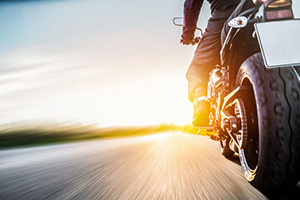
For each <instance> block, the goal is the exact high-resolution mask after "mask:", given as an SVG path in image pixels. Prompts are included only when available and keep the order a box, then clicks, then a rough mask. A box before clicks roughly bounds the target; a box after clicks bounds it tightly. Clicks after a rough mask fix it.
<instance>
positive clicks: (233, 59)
mask: <svg viewBox="0 0 300 200" xmlns="http://www.w3.org/2000/svg"><path fill="white" fill-rule="evenodd" d="M246 2H248V4H249V1H248V0H247V1H241V3H240V4H239V5H238V6H237V8H236V9H235V11H234V13H233V14H232V15H231V16H230V17H229V19H228V21H227V23H225V25H224V28H223V32H222V38H223V39H222V49H221V52H220V56H221V64H220V65H217V66H216V68H215V69H213V70H212V71H211V72H210V81H209V83H208V91H207V101H208V102H209V103H210V123H209V126H208V127H203V128H205V129H206V130H207V133H210V132H209V131H214V132H215V133H216V135H215V137H213V138H214V139H215V140H217V141H218V142H219V146H220V150H221V153H222V155H223V156H225V157H226V158H231V157H232V156H233V155H234V154H235V153H238V155H239V159H240V163H241V168H242V171H243V174H244V177H245V178H246V179H247V180H248V182H250V183H251V184H252V185H253V186H254V187H256V188H257V189H259V190H260V191H261V192H263V193H265V194H272V193H273V194H274V193H278V192H281V191H286V190H287V189H289V188H291V187H293V186H294V185H295V184H296V183H297V182H298V181H299V179H300V51H299V47H300V37H298V35H297V34H298V32H299V31H300V20H297V19H295V18H294V15H293V10H292V1H291V0H253V1H252V2H251V5H252V6H250V7H249V6H246V4H247V3H246ZM173 23H174V24H175V25H178V26H183V20H182V18H178V17H177V18H174V19H173Z"/></svg>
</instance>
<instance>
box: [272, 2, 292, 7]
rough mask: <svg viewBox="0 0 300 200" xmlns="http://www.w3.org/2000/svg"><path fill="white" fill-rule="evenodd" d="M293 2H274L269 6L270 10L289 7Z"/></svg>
mask: <svg viewBox="0 0 300 200" xmlns="http://www.w3.org/2000/svg"><path fill="white" fill-rule="evenodd" d="M291 5H292V2H291V0H276V1H272V2H271V3H270V4H268V6H267V7H268V8H280V7H287V6H291Z"/></svg>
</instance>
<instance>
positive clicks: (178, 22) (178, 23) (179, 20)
mask: <svg viewBox="0 0 300 200" xmlns="http://www.w3.org/2000/svg"><path fill="white" fill-rule="evenodd" d="M173 24H174V25H175V26H183V17H175V18H174V19H173Z"/></svg>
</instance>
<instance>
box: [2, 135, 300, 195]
mask: <svg viewBox="0 0 300 200" xmlns="http://www.w3.org/2000/svg"><path fill="white" fill-rule="evenodd" d="M293 191H294V193H292V194H290V196H289V197H282V199H291V198H292V197H295V196H298V195H299V194H300V192H299V191H300V186H299V184H298V185H297V186H296V187H295V189H294V190H293ZM298 197H299V196H298ZM0 199H6V200H9V199H18V200H19V199H26V200H28V199H55V200H56V199H128V200H131V199H226V200H227V199H267V198H266V197H265V196H264V195H263V194H261V193H260V192H259V191H258V190H256V189H255V188H253V187H252V186H251V185H250V184H249V183H248V182H247V181H246V180H245V179H244V178H243V175H242V172H241V167H240V165H239V163H238V158H237V157H236V158H234V159H232V160H227V159H225V158H224V157H223V156H221V155H220V153H219V149H218V144H217V143H216V142H214V141H211V140H210V139H209V138H208V137H205V136H197V135H190V134H183V133H164V134H157V135H149V136H141V137H132V138H122V139H109V140H99V141H89V142H78V143H71V144H61V145H49V146H43V147H34V148H20V149H12V150H2V151H0Z"/></svg>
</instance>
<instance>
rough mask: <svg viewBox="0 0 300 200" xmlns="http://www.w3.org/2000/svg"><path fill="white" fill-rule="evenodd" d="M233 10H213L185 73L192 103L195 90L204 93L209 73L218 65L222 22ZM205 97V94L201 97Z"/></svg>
mask: <svg viewBox="0 0 300 200" xmlns="http://www.w3.org/2000/svg"><path fill="white" fill-rule="evenodd" d="M233 10H234V7H233V8H231V9H228V10H226V11H218V10H215V11H214V13H213V15H212V17H211V18H210V19H209V20H208V23H207V27H206V29H205V33H204V35H203V37H202V39H201V41H200V43H199V44H198V47H197V49H196V51H195V53H194V57H193V60H192V62H191V65H190V67H189V68H188V71H187V73H186V78H187V79H188V83H189V84H188V94H189V96H188V97H189V100H190V101H192V102H193V100H194V97H195V89H196V88H199V87H201V88H203V91H206V88H207V83H208V80H209V73H210V71H211V70H212V69H214V67H215V65H217V64H219V63H220V51H221V31H222V28H223V25H224V22H225V21H226V20H227V18H228V17H229V15H230V14H231V13H232V11H233ZM205 95H206V92H205V93H204V94H203V96H205Z"/></svg>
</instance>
